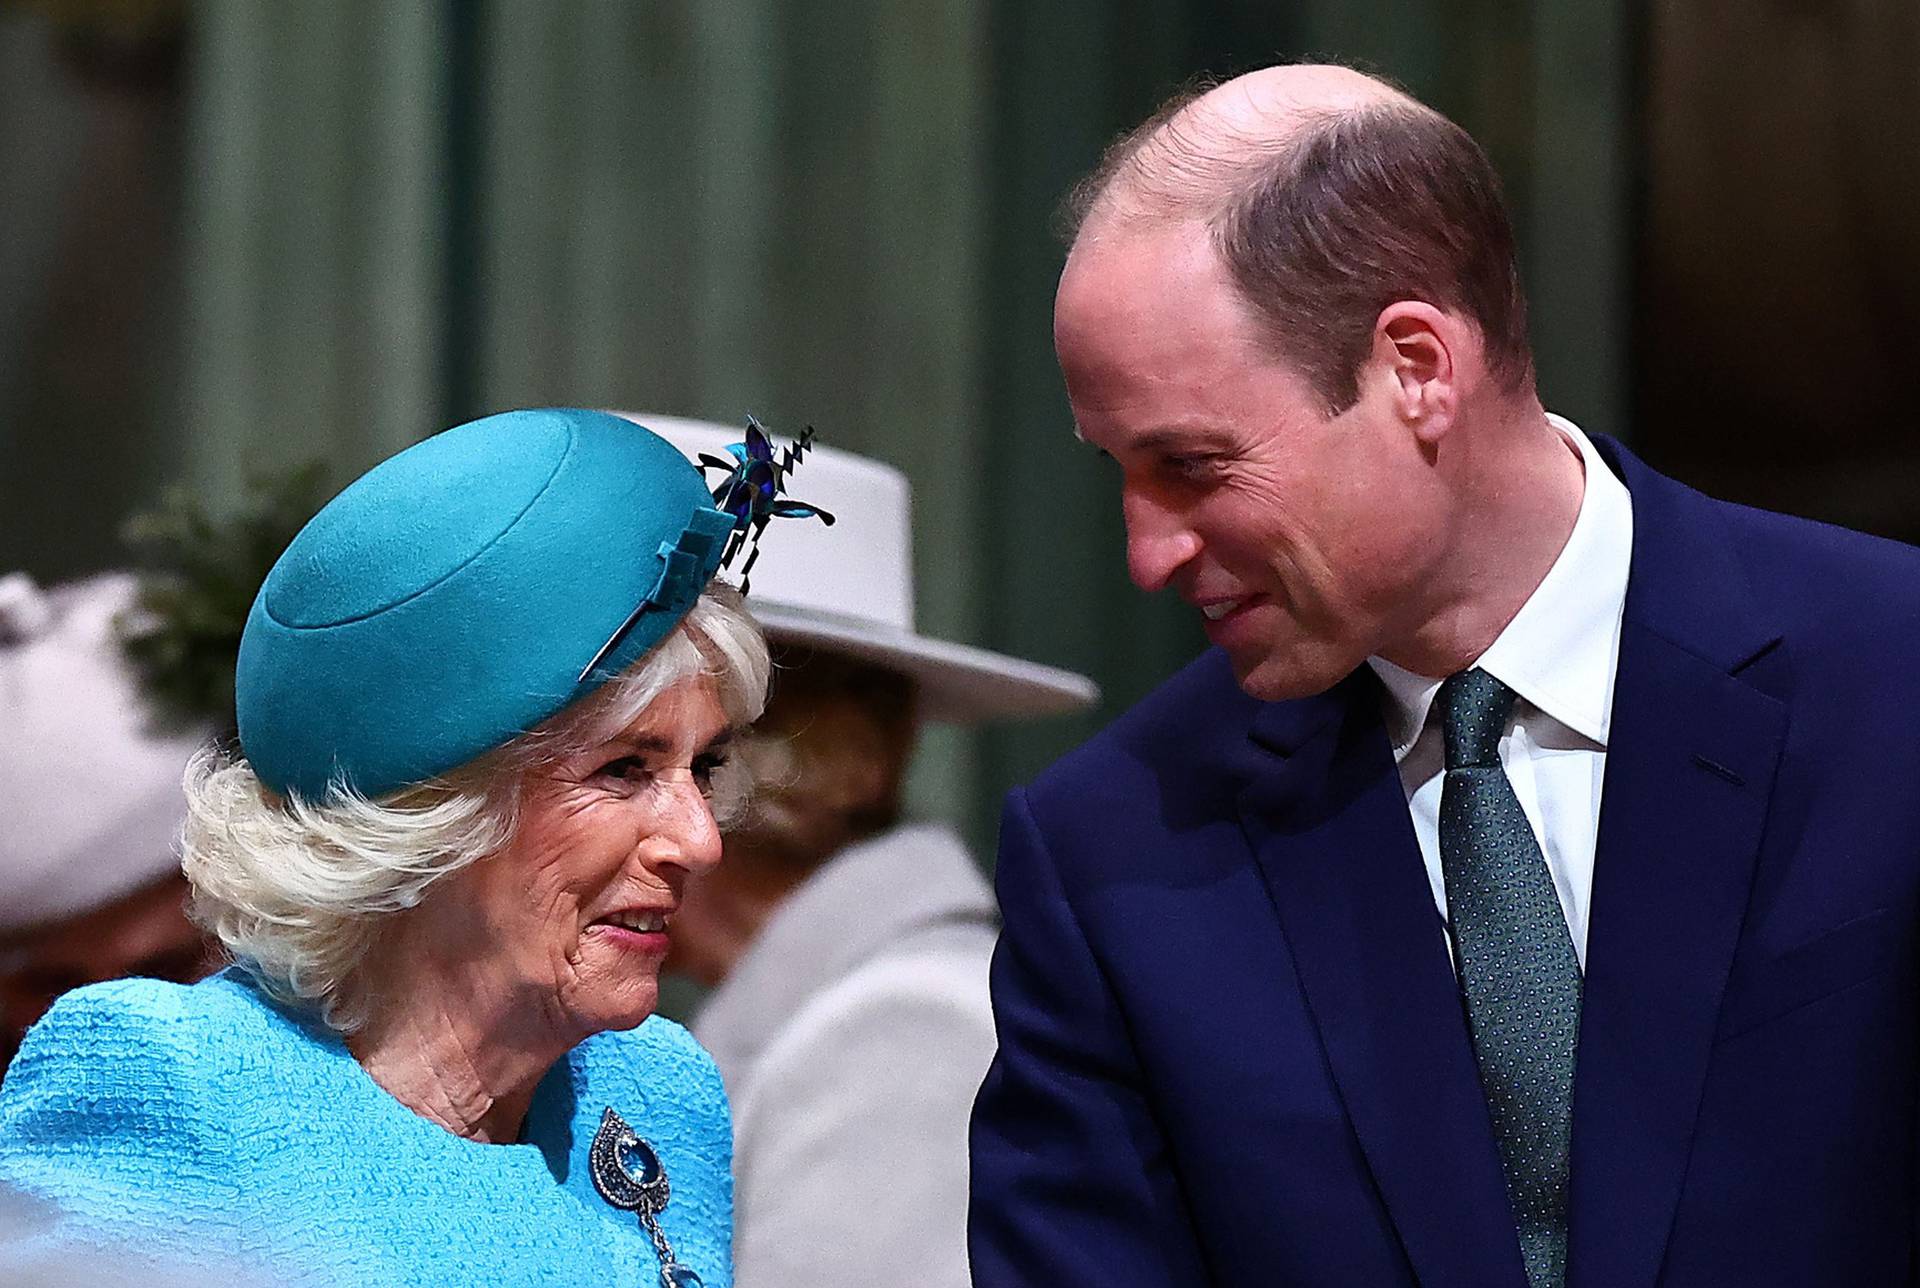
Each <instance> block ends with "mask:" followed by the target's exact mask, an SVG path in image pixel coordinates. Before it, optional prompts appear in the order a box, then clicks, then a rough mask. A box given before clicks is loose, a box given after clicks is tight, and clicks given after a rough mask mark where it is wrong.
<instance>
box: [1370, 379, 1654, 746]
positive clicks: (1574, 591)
mask: <svg viewBox="0 0 1920 1288" xmlns="http://www.w3.org/2000/svg"><path fill="white" fill-rule="evenodd" d="M1547 420H1548V423H1550V424H1551V425H1552V426H1553V427H1554V429H1555V430H1557V431H1558V432H1559V433H1560V435H1561V436H1562V437H1563V438H1565V439H1566V440H1567V441H1568V443H1570V444H1571V445H1572V446H1573V447H1575V448H1576V449H1578V450H1579V453H1580V460H1581V464H1582V465H1583V467H1584V468H1585V471H1586V485H1585V487H1584V489H1583V490H1582V492H1581V497H1580V513H1579V516H1578V517H1577V518H1575V520H1574V523H1573V531H1572V533H1570V534H1569V535H1568V537H1567V544H1566V545H1565V546H1564V547H1563V548H1562V549H1561V551H1560V555H1559V557H1558V558H1557V559H1555V560H1554V561H1553V567H1551V568H1550V569H1548V570H1547V575H1546V577H1545V578H1544V579H1543V580H1542V581H1541V582H1540V585H1539V586H1538V587H1536V588H1535V589H1534V592H1533V594H1532V595H1530V596H1528V598H1527V602H1526V603H1525V604H1523V605H1521V607H1520V611H1519V612H1518V613H1516V614H1514V617H1513V620H1512V621H1510V622H1508V623H1507V625H1506V629H1504V630H1502V631H1501V632H1500V634H1499V637H1498V638H1496V639H1495V640H1494V641H1493V643H1492V644H1491V645H1490V646H1489V647H1488V648H1487V651H1486V652H1485V653H1483V654H1481V655H1480V657H1479V659H1478V661H1476V662H1475V663H1474V665H1476V666H1478V667H1479V668H1480V669H1482V670H1484V671H1486V672H1487V673H1488V674H1489V675H1492V676H1493V677H1494V678H1495V679H1497V680H1499V681H1500V682H1501V683H1503V684H1505V685H1506V686H1507V687H1508V688H1510V689H1512V690H1513V691H1514V692H1515V693H1517V694H1519V695H1520V697H1521V698H1522V699H1523V700H1524V701H1526V702H1529V703H1531V704H1533V705H1534V706H1535V707H1538V708H1539V709H1540V710H1541V711H1543V712H1545V713H1546V714H1547V715H1548V716H1550V717H1552V718H1553V719H1554V720H1557V721H1559V722H1560V723H1561V724H1563V725H1565V726H1566V727H1567V728H1569V729H1571V730H1573V731H1574V732H1575V733H1577V734H1579V735H1580V736H1581V737H1583V738H1586V739H1589V740H1590V741H1592V742H1595V743H1597V744H1599V745H1600V746H1601V747H1605V746H1606V745H1607V735H1608V731H1609V727H1610V723H1611V716H1612V711H1613V680H1614V671H1615V669H1616V668H1617V664H1618V662H1619V658H1620V615H1621V611H1622V610H1623V609H1624V608H1625V606H1626V601H1627V569H1628V566H1629V564H1630V563H1631V560H1632V553H1633V503H1632V499H1631V498H1630V496H1629V495H1628V492H1627V487H1626V484H1624V483H1622V482H1621V481H1620V480H1619V479H1618V478H1616V477H1615V476H1614V473H1613V471H1612V470H1610V469H1609V468H1607V463H1606V462H1605V461H1603V460H1601V459H1600V454H1599V452H1597V451H1596V450H1594V446H1593V443H1592V442H1591V441H1590V440H1589V439H1588V438H1587V436H1586V435H1585V434H1584V433H1582V432H1581V431H1580V429H1579V428H1578V427H1577V426H1576V425H1574V424H1573V423H1572V422H1571V421H1568V420H1565V419H1563V418H1561V417H1559V416H1554V415H1551V414H1550V415H1549V416H1548V417H1547ZM1367 664H1368V665H1369V666H1371V667H1372V668H1373V670H1374V673H1375V674H1376V675H1378V676H1379V677H1380V682H1381V683H1382V684H1383V685H1385V686H1386V690H1387V694H1388V696H1389V698H1390V702H1389V703H1388V732H1389V734H1390V735H1391V736H1392V738H1393V744H1394V755H1395V757H1396V758H1399V757H1403V756H1405V755H1406V753H1407V751H1408V750H1409V749H1411V748H1412V746H1413V744H1414V741H1415V739H1417V738H1418V737H1419V736H1420V730H1421V729H1422V728H1424V727H1425V725H1426V722H1427V712H1428V709H1429V708H1430V707H1431V706H1432V705H1433V699H1434V695H1435V694H1436V693H1438V692H1439V691H1440V680H1439V679H1435V678H1433V677H1431V676H1425V675H1416V674H1415V673H1413V672H1412V671H1409V670H1407V669H1405V668H1404V667H1399V666H1395V665H1394V664H1393V663H1392V662H1389V661H1387V660H1386V659H1385V658H1381V657H1371V658H1368V659H1367Z"/></svg>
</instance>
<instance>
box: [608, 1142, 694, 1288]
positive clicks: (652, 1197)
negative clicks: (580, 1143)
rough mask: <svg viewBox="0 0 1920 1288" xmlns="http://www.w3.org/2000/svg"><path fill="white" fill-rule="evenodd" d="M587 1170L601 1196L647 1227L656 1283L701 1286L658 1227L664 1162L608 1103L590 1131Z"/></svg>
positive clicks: (672, 1287)
mask: <svg viewBox="0 0 1920 1288" xmlns="http://www.w3.org/2000/svg"><path fill="white" fill-rule="evenodd" d="M587 1170H588V1173H589V1174H590V1175H591V1176H592V1177H593V1188H594V1189H595V1190H598V1191H599V1193H600V1197H601V1198H603V1199H605V1200H606V1201H607V1202H608V1203H609V1204H610V1205H612V1206H613V1207H615V1208H618V1209H619V1210H620V1211H622V1212H632V1213H634V1214H635V1215H636V1216H638V1217H639V1218H640V1228H641V1229H643V1230H645V1231H646V1234H647V1237H648V1238H649V1239H650V1240H652V1242H653V1250H654V1252H655V1253H656V1254H658V1256H659V1258H660V1288H702V1284H701V1282H700V1276H699V1275H697V1274H695V1273H694V1272H693V1270H692V1268H691V1267H689V1266H684V1265H682V1264H680V1262H679V1261H678V1260H676V1259H675V1257H674V1255H673V1245H672V1244H670V1243H668V1242H667V1235H666V1231H664V1230H662V1229H661V1228H660V1221H659V1217H660V1214H661V1213H662V1212H664V1211H666V1209H667V1200H668V1199H669V1198H671V1197H672V1195H673V1189H672V1187H671V1186H670V1185H668V1183H667V1168H666V1164H664V1163H662V1162H661V1161H660V1155H659V1153H658V1152H657V1151H656V1150H655V1149H654V1148H653V1146H652V1145H650V1144H648V1143H647V1142H646V1141H644V1140H642V1139H640V1136H639V1133H637V1132H635V1131H634V1130H633V1128H631V1127H629V1126H627V1120H626V1119H624V1118H622V1117H621V1116H620V1115H619V1114H617V1113H615V1112H614V1111H613V1109H612V1107H611V1106H609V1107H608V1109H607V1110H606V1112H605V1113H603V1114H601V1116H600V1130H599V1131H597V1132H595V1133H594V1134H593V1144H592V1146H591V1147H590V1148H589V1149H588V1150H587Z"/></svg>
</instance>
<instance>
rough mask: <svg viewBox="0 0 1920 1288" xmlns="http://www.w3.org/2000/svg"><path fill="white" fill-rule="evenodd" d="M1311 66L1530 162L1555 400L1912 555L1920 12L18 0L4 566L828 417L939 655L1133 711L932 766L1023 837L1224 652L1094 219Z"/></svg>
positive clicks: (8, 223)
mask: <svg viewBox="0 0 1920 1288" xmlns="http://www.w3.org/2000/svg"><path fill="white" fill-rule="evenodd" d="M1313 55H1325V56H1333V57H1338V58H1342V59H1345V60H1350V61H1359V62H1361V63H1362V64H1363V65H1366V66H1369V67H1371V68H1373V69H1375V70H1379V71H1383V72H1385V73H1387V74H1389V75H1391V76H1393V77H1395V78H1397V79H1398V80H1400V81H1401V82H1403V83H1405V84H1406V85H1407V86H1408V87H1410V88H1411V89H1412V90H1414V91H1415V92H1416V93H1418V94H1420V95H1421V96H1422V97H1424V98H1426V99H1427V100H1428V101H1430V102H1432V103H1434V104H1435V105H1437V106H1439V107H1441V108H1442V109H1443V110H1446V111H1447V112H1449V113H1450V114H1451V115H1453V116H1454V117H1455V118H1456V119H1458V120H1460V121H1461V122H1462V123H1463V124H1465V125H1466V126H1467V127H1468V128H1469V129H1470V130H1472V131H1473V132H1474V133H1475V134H1476V135H1477V136H1478V137H1479V138H1480V139H1481V140H1482V141H1483V142H1484V143H1485V144H1486V145H1487V146H1488V148H1489V150H1490V151H1491V153H1492V154H1493V156H1494V159H1495V161H1496V163H1497V164H1498V165H1499V167H1500V169H1501V171H1502V173H1503V175H1504V176H1505V179H1506V181H1507V184H1508V186H1509V192H1510V196H1511V198H1512V200H1513V203H1514V206H1515V209H1516V213H1517V216H1518V220H1519V226H1520V232H1521V238H1522V242H1523V246H1524V253H1525V260H1526V271H1527V274H1528V280H1529V286H1530V289H1531V292H1532V295H1533V300H1534V308H1535V315H1534V316H1535V341H1536V345H1537V347H1538V349H1539V353H1540V369H1541V380H1542V387H1543V391H1544V394H1545V396H1546V399H1547V401H1548V404H1549V405H1550V406H1552V407H1554V408H1556V409H1558V410H1560V411H1563V412H1565V413H1567V414H1569V415H1571V416H1573V417H1574V418H1575V419H1576V420H1578V421H1579V422H1581V423H1582V424H1584V425H1586V426H1587V427H1588V428H1591V429H1596V430H1601V431H1605V432H1609V433H1613V434H1617V435H1619V436H1621V437H1623V438H1625V439H1627V440H1629V441H1630V442H1631V443H1632V444H1634V446H1635V447H1636V448H1637V449H1638V450H1640V451H1641V452H1642V453H1643V454H1645V455H1647V456H1649V457H1650V458H1651V459H1652V460H1653V461H1654V463H1655V464H1657V465H1661V466H1664V467H1666V468H1668V469H1670V470H1673V471H1675V472H1677V473H1679V474H1680V475H1681V476H1682V477H1683V478H1686V479H1688V480H1689V481H1692V482H1695V483H1698V484H1700V485H1702V486H1704V487H1706V488H1708V489H1709V490H1714V491H1718V492H1720V493H1721V494H1724V495H1730V496H1734V497H1736V498H1739V499H1748V500H1755V501H1758V502H1760V503H1763V504H1767V505H1770V506H1773V507H1776V508H1781V509H1787V510H1795V511H1800V512H1803V513H1810V514H1815V515H1820V516H1824V517H1831V518H1835V519H1838V520H1841V521H1844V522H1848V523H1850V524H1853V525H1856V526H1863V527H1867V528H1871V529H1874V530H1877V531H1881V532H1885V533H1889V534H1893V535H1898V536H1903V537H1907V538H1913V537H1915V536H1920V446H1916V445H1915V443H1914V441H1913V436H1912V434H1911V432H1910V426H1911V424H1912V416H1911V414H1910V412H1909V411H1908V407H1907V402H1908V400H1905V399H1904V398H1902V397H1901V393H1902V386H1903V378H1901V377H1899V375H1898V372H1899V371H1900V370H1904V369H1905V367H1904V360H1905V359H1906V357H1907V354H1906V352H1905V350H1906V348H1907V347H1908V346H1907V343H1906V342H1907V339H1908V337H1910V336H1912V335H1914V334H1916V333H1920V328H1916V326H1915V323H1917V322H1920V317H1917V316H1916V313H1920V303H1917V301H1920V289H1916V288H1920V232H1916V230H1920V164H1917V163H1920V6H1916V5H1915V4H1914V3H1913V0H1823V3H1821V4H1818V5H1808V4H1806V3H1804V2H1803V0H1632V2H1629V0H1297V2H1296V3H1290V4H1276V3H1273V2H1272V0H1046V2H1045V3H1032V2H1031V0H644V2H642V0H631V2H615V0H387V2H381V0H285V2H284V3H274V4H263V3H259V0H91V2H88V0H38V2H33V0H0V570H5V569H10V568H22V569H25V570H27V571H29V572H31V573H32V574H33V575H34V576H36V577H37V578H39V579H40V580H42V581H53V580H58V579H60V578H63V577H68V576H72V575H75V574H78V573H81V572H84V571H88V570H92V569H97V568H102V567H106V566H110V565H113V564H117V563H121V562H123V561H124V559H125V555H124V553H123V551H122V550H121V548H120V546H119V544H118V536H117V533H118V529H119V525H120V523H121V521H122V519H123V517H124V516H125V515H126V514H127V513H128V512H129V511H131V510H133V509H135V508H137V507H139V506H141V505H143V504H146V503H150V502H151V501H152V500H153V499H154V498H155V497H156V496H157V495H158V493H159V492H160V490H161V488H162V487H163V486H165V485H166V484H168V483H169V482H174V481H178V482H183V483H186V484H188V485H190V486H191V487H193V488H194V489H196V490H197V491H198V492H199V493H200V494H201V495H202V496H204V497H205V498H206V500H207V501H208V502H209V503H210V504H211V505H213V506H215V507H216V508H217V507H219V506H220V505H221V504H222V503H223V500H224V499H226V498H231V497H234V496H237V495H238V489H239V486H240V484H241V482H242V480H243V479H244V478H246V477H247V476H248V474H249V473H250V472H253V471H258V470H261V469H266V468H271V467H274V466H278V465H286V464H290V463H293V462H297V461H300V460H305V459H309V458H319V459H322V460H324V461H326V462H327V463H328V464H329V466H330V468H331V469H332V471H333V474H334V478H335V481H336V484H338V483H341V482H344V481H345V480H346V479H348V478H350V477H351V476H352V475H353V474H354V473H355V472H357V471H359V470H360V469H362V468H364V467H365V466H367V465H368V464H370V463H372V462H373V461H374V460H376V459H378V458H379V457H380V456H382V455H384V454H386V453H388V452H390V451H392V450H394V449H395V448H398V447H400V446H402V445H404V444H406V443H408V442H410V441H412V440H414V439H415V438H417V437H419V436H421V435H423V434H425V433H427V432H430V431H432V430H434V429H437V428H441V427H444V426H446V425H449V424H452V423H455V422H457V421H459V420H462V419H465V418H468V417H471V416H473V415H477V414H480V413H482V412H485V411H489V410H495V409H499V408H504V407H509V406H516V405H528V404H540V403H556V402H565V403H576V404H583V405H589V406H594V405H598V406H612V407H624V408H629V409H640V410H648V409H650V410H657V411H670V412H676V413H681V414H688V415H697V416H705V417H709V418H713V419H719V420H727V421H738V420H740V419H741V418H742V417H743V416H744V414H745V413H746V412H748V411H751V412H753V413H755V414H757V415H759V416H760V417H762V418H763V419H765V420H767V421H768V422H769V423H770V424H771V425H772V426H773V427H774V428H775V429H776V430H778V429H797V428H798V427H799V426H800V425H801V424H803V423H811V424H813V425H815V426H817V427H818V429H819V431H820V433H821V435H822V439H823V441H825V442H828V443H831V444H834V445H836V446H842V447H847V448H850V449H853V450H856V451H862V452H867V453H870V454H872V455H875V456H879V457H882V458H884V459H887V460H889V461H891V462H893V463H894V464H896V465H898V466H900V467H901V468H902V469H904V470H906V471H907V473H908V474H909V475H911V476H912V478H913V480H914V483H915V487H916V492H917V500H918V505H919V513H918V540H919V543H920V545H919V551H918V563H919V569H920V578H921V602H920V608H919V611H920V617H921V624H922V627H923V629H926V630H928V631H930V632H933V633H936V634H942V635H946V636H949V637H952V638H956V639H964V640H971V641H974V642H978V643H982V644H986V645H990V646H993V647H997V648H1001V649H1005V650H1008V651H1011V652H1016V653H1021V654H1025V655H1028V656H1032V657H1035V658H1038V659H1040V660H1043V661H1047V662H1052V663H1056V664H1059V665H1063V666H1069V667H1074V668H1077V669H1081V670H1084V671H1087V672H1089V673H1091V674H1092V675H1094V676H1095V677H1096V678H1097V679H1099V680H1100V681H1101V682H1102V684H1103V685H1104V686H1105V687H1106V690H1107V693H1108V696H1109V703H1108V707H1107V709H1106V711H1105V712H1102V713H1099V714H1096V715H1095V716H1091V717H1087V718H1084V719H1079V720H1063V721H1058V722H1054V723H1052V724H1049V725H1044V726H1035V727H1029V728H1021V729H1008V730H994V731H985V732H981V733H977V734H970V735H962V734H956V733H951V732H942V733H938V734H936V736H935V738H934V741H933V745H932V746H931V748H930V754H928V755H926V756H923V758H922V763H921V766H920V769H921V775H920V779H919V781H917V782H916V784H915V799H916V801H917V802H918V805H919V807H920V808H921V809H923V810H925V811H928V812H938V813H945V814H950V815H957V816H959V817H961V818H962V819H964V820H965V821H966V823H967V825H968V828H969V831H970V832H971V834H972V836H973V838H974V839H975V840H976V841H983V840H985V839H986V838H987V837H988V836H989V835H990V832H991V828H992V819H993V814H994V802H995V801H996V800H997V798H998V796H999V794H1000V792H1001V791H1002V790H1004V788H1005V787H1006V786H1008V785H1009V784H1010V783H1012V782H1014V781H1016V780H1018V779H1019V778H1021V777H1024V776H1026V775H1028V774H1030V773H1032V772H1033V771H1034V770H1035V769H1036V768H1037V767H1038V766H1040V765H1041V764H1043V763H1045V761H1046V760H1047V759H1049V758H1050V757H1052V756H1053V755H1056V754H1058V753H1059V752H1060V751H1061V750H1063V749H1065V748H1066V747H1067V746H1069V745H1071V744H1072V743H1073V742H1075V741H1077V740H1078V739H1079V738H1081V737H1083V736H1084V735H1085V734H1086V733H1087V732H1089V731H1090V730H1091V729H1092V728H1094V727H1095V726H1097V724H1098V723H1100V722H1101V721H1102V720H1104V719H1105V718H1106V717H1107V716H1109V715H1111V714H1112V713H1113V712H1114V711H1116V710H1118V709H1119V708H1121V707H1123V706H1124V705H1125V704H1126V703H1128V702H1130V701H1131V700H1132V699H1134V698H1135V697H1137V696H1138V695H1139V694H1140V693H1142V692H1143V691H1144V690H1145V689H1146V688H1147V687H1149V686H1150V685H1151V684H1152V683H1153V682H1154V681H1155V680H1156V679H1157V678H1159V677H1161V676H1164V675H1165V674H1167V673H1168V672H1169V671H1171V670H1172V669H1173V668H1174V667H1175V666H1177V665H1178V664H1179V663H1180V662H1182V661H1183V660H1185V658H1187V657H1188V656H1190V655H1191V654H1192V653H1194V652H1196V651H1197V650H1198V649H1199V648H1200V647H1201V643H1202V641H1201V637H1200V635H1199V633H1198V631H1197V630H1196V629H1195V628H1194V625H1193V623H1192V622H1191V621H1190V620H1189V617H1188V615H1187V614H1186V613H1183V612H1182V611H1180V610H1179V608H1178V606H1177V605H1174V604H1170V603H1166V602H1161V601H1156V600H1148V599H1144V598H1142V597H1141V596H1139V595H1138V594H1136V592H1134V591H1133V590H1132V589H1131V588H1130V587H1129V586H1128V585H1127V583H1126V578H1125V572H1124V565H1123V561H1122V557H1121V555H1122V548H1121V534H1120V526H1119V516H1118V512H1117V505H1116V498H1115V495H1114V480H1113V479H1111V478H1109V477H1108V476H1107V475H1106V473H1105V471H1104V469H1103V467H1102V463H1101V462H1099V461H1098V460H1097V459H1095V458H1094V457H1093V456H1092V455H1091V453H1088V452H1086V451H1085V449H1083V448H1080V447H1079V446H1078V445H1077V444H1075V443H1074V442H1073V441H1072V438H1071V434H1070V422H1069V419H1068V415H1067V410H1066V405H1065V400H1064V396H1063V394H1062V392H1061V389H1060V384H1059V379H1058V376H1057V373H1056V371H1055V369H1054V366H1053V360H1052V354H1051V345H1050V338H1049V313H1050V307H1051V296H1052V288H1053V281H1054V277H1055V275H1056V274H1057V272H1058V268H1059V265H1060V262H1061V258H1062V250H1061V248H1060V246H1059V244H1058V242H1057V241H1056V240H1055V238H1054V236H1053V234H1052V231H1051V218H1052V212H1053V210H1054V207H1055V206H1056V204H1057V203H1058V201H1059V199H1060V197H1061V195H1062V193H1063V192H1064V191H1065V189H1066V187H1067V186H1068V185H1069V184H1070V183H1071V182H1072V180H1073V179H1074V178H1076V177H1077V176H1078V175H1080V174H1081V173H1083V172H1084V171H1085V170H1086V169H1087V168H1088V167H1089V166H1090V165H1091V164H1092V162H1093V161H1094V159H1095V157H1096V156H1097V154H1098V152H1099V150H1100V148H1101V147H1102V145H1103V144H1104V143H1105V142H1106V141H1107V140H1108V139H1110V138H1111V137H1112V136H1113V135H1114V134H1115V133H1116V132H1117V131H1119V130H1121V129H1123V128H1125V127H1126V126H1128V125H1130V124H1131V123H1133V122H1134V121H1136V120H1137V119H1139V118H1140V117H1141V116H1142V115H1144V114H1145V113H1146V112H1147V111H1148V110H1149V109H1150V108H1151V107H1152V106H1153V105H1154V103H1155V102H1156V101H1157V100H1159V99H1160V98H1161V97H1163V96H1164V95H1165V94H1166V93H1167V92H1169V91H1170V90H1171V89H1173V88H1174V87H1175V86H1176V85H1177V84H1178V83H1179V82H1180V81H1181V80H1183V79H1184V78H1186V77H1188V76H1190V75H1193V74H1196V73H1213V74H1229V73H1232V72H1235V71H1240V70H1245V69H1248V68H1251V67H1255V66H1258V65H1261V64H1264V63H1267V62H1271V61H1274V60H1276V59H1282V58H1300V57H1306V56H1313Z"/></svg>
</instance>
